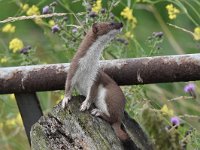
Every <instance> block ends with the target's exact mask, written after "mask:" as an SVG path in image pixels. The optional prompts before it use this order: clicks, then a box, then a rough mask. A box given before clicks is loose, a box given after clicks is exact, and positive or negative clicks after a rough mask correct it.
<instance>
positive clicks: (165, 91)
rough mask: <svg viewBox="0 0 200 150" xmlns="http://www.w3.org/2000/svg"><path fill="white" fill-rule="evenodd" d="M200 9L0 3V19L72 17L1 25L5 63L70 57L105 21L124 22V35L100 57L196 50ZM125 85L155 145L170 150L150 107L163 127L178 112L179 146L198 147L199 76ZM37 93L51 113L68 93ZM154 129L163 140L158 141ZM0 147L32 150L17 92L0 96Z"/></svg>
mask: <svg viewBox="0 0 200 150" xmlns="http://www.w3.org/2000/svg"><path fill="white" fill-rule="evenodd" d="M199 8H200V1H199V0H191V1H188V0H121V1H120V0H110V1H106V0H57V1H50V0H40V1H39V0H26V1H22V0H11V1H6V0H1V1H0V10H1V13H0V21H2V20H5V19H7V18H8V17H19V16H24V15H26V16H32V15H41V14H47V15H48V14H52V13H67V15H65V16H53V17H49V18H42V19H41V18H40V19H38V18H37V19H26V20H19V19H17V21H15V22H6V23H2V22H1V23H0V66H1V67H10V66H22V65H36V64H55V63H67V62H70V61H71V59H72V57H73V55H74V54H75V52H76V49H77V48H78V45H79V43H80V41H81V40H82V38H83V36H84V32H86V31H87V29H88V28H90V26H91V25H92V24H93V23H94V22H100V21H122V22H123V23H124V28H123V31H122V33H121V34H120V35H119V36H118V37H117V38H116V39H115V40H114V41H113V42H112V43H111V44H109V46H108V47H106V49H105V50H104V52H103V54H102V59H119V58H136V57H146V56H158V55H180V54H192V53H199V51H200V42H199V41H200V9H199ZM122 89H123V91H124V93H125V95H126V97H127V107H126V110H127V111H128V113H129V114H130V115H131V116H132V117H133V118H135V119H136V120H137V121H138V122H139V123H140V124H141V126H142V127H143V129H144V130H145V131H146V132H147V134H148V135H149V137H150V139H151V140H152V141H153V142H154V144H155V148H157V149H162V146H163V149H165V148H164V147H165V146H164V142H163V141H161V140H163V139H165V135H162V133H159V132H156V129H158V128H163V126H161V125H160V126H159V124H157V122H156V120H155V119H153V118H154V116H148V115H147V116H146V115H141V114H145V113H144V112H146V111H149V112H152V114H154V112H158V113H155V114H154V115H157V116H159V117H160V118H161V121H162V122H163V124H164V126H165V127H166V128H172V127H173V126H174V124H173V123H174V122H173V121H172V118H173V117H177V118H178V123H177V122H176V123H177V124H176V126H178V128H176V129H175V128H172V129H173V130H175V132H176V136H177V138H178V141H179V142H178V143H186V144H185V145H186V146H185V147H186V149H191V150H193V149H196V150H197V149H200V125H199V123H200V109H199V108H200V100H199V94H200V82H199V81H196V82H189V83H162V84H149V85H133V86H123V87H122ZM37 94H38V97H39V99H40V103H41V106H42V109H43V111H44V113H45V114H46V113H48V112H49V111H50V110H51V109H52V107H53V106H55V105H56V104H57V103H59V101H60V100H62V98H63V94H64V92H63V91H53V92H38V93H37ZM146 120H150V121H149V123H146V122H145V121H146ZM148 124H151V127H148V126H150V125H148ZM156 124H157V125H156ZM153 125H154V126H153ZM163 130H168V129H164V128H163ZM154 131H155V132H154ZM161 131H162V130H161ZM156 134H160V135H161V137H163V138H160V141H159V139H156ZM166 134H171V133H169V132H166ZM166 138H167V137H166ZM168 138H169V137H168ZM165 140H166V139H165ZM166 143H167V142H166ZM176 144H177V143H176ZM159 145H161V146H159ZM177 145H178V144H177ZM160 147H161V148H160ZM0 149H5V150H26V149H29V145H28V140H27V138H26V134H25V131H24V128H23V124H22V121H21V116H20V114H19V110H18V108H17V104H16V101H15V97H14V95H13V94H9V95H0ZM177 149H178V146H177Z"/></svg>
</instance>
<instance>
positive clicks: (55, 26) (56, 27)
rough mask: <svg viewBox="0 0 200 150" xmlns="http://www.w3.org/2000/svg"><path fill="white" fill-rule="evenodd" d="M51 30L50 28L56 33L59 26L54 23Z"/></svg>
mask: <svg viewBox="0 0 200 150" xmlns="http://www.w3.org/2000/svg"><path fill="white" fill-rule="evenodd" d="M51 30H52V32H53V33H56V32H58V31H60V27H59V26H58V25H57V24H56V25H54V26H53V27H52V28H51Z"/></svg>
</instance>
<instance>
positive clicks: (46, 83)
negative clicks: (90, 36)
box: [0, 54, 200, 94]
mask: <svg viewBox="0 0 200 150" xmlns="http://www.w3.org/2000/svg"><path fill="white" fill-rule="evenodd" d="M101 67H102V69H103V70H104V71H105V72H106V73H107V74H108V75H109V76H110V77H112V78H113V79H114V80H115V81H116V82H117V83H118V84H119V85H133V84H149V83H164V82H183V81H195V80H200V54H190V55H174V56H157V57H144V58H131V59H118V60H106V61H101ZM68 68H69V64H52V65H35V66H21V67H7V68H0V94H3V93H4V94H6V93H19V92H33V91H48V90H63V89H64V84H65V79H66V76H67V70H68Z"/></svg>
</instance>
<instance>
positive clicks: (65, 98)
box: [62, 96, 71, 108]
mask: <svg viewBox="0 0 200 150" xmlns="http://www.w3.org/2000/svg"><path fill="white" fill-rule="evenodd" d="M70 99H71V96H67V97H66V96H65V97H64V99H63V100H62V108H65V107H66V106H67V104H68V102H69V100H70Z"/></svg>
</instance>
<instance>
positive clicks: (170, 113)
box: [160, 104, 174, 116]
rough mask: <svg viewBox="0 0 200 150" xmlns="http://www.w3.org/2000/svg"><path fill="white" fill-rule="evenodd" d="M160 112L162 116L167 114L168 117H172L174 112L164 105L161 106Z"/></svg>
mask: <svg viewBox="0 0 200 150" xmlns="http://www.w3.org/2000/svg"><path fill="white" fill-rule="evenodd" d="M160 111H161V112H162V113H163V114H167V115H169V116H173V115H174V111H173V110H172V109H169V108H168V107H167V105H166V104H165V105H163V107H162V108H161V110H160Z"/></svg>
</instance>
